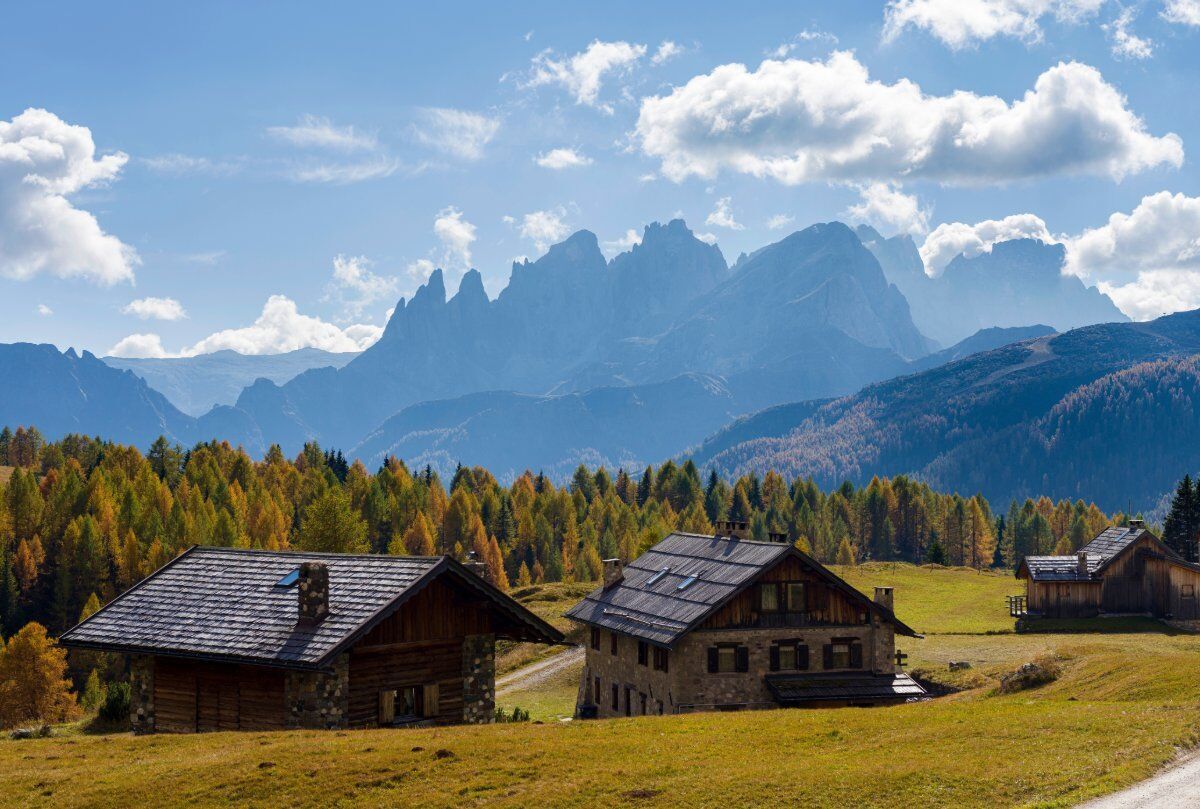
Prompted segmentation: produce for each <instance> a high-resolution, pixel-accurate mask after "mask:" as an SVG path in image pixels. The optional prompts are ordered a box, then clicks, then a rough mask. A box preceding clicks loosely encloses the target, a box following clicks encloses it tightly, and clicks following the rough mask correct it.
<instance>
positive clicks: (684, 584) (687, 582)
mask: <svg viewBox="0 0 1200 809" xmlns="http://www.w3.org/2000/svg"><path fill="white" fill-rule="evenodd" d="M695 583H696V577H695V576H688V577H687V578H686V579H684V580H683V581H681V582H679V584H678V585H677V586H676V587H675V589H676V590H686V589H687V588H689V587H691V586H692V585H693V584H695Z"/></svg>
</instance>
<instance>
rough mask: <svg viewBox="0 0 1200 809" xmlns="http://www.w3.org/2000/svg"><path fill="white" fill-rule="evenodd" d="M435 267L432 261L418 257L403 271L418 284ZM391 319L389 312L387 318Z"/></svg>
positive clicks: (423, 281) (425, 279)
mask: <svg viewBox="0 0 1200 809" xmlns="http://www.w3.org/2000/svg"><path fill="white" fill-rule="evenodd" d="M435 269H437V267H436V266H434V263H433V262H432V261H430V260H429V259H427V258H419V259H417V260H416V261H414V262H412V263H410V264H409V265H408V267H407V269H406V270H405V271H406V272H407V273H408V277H409V278H411V279H412V280H413V281H415V282H416V283H417V285H418V286H419V285H421V284H423V283H425V282H426V281H428V280H429V276H431V275H433V271H434V270H435ZM391 319H392V315H391V313H390V312H389V313H388V320H391Z"/></svg>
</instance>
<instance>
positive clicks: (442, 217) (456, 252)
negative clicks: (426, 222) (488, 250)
mask: <svg viewBox="0 0 1200 809" xmlns="http://www.w3.org/2000/svg"><path fill="white" fill-rule="evenodd" d="M433 233H434V235H435V236H437V237H438V240H439V241H441V243H442V246H443V247H444V248H445V256H444V259H443V263H445V264H446V265H447V266H455V267H461V268H462V269H466V268H468V267H470V266H471V243H472V242H473V241H475V226H474V225H472V224H471V223H470V222H468V221H467V220H466V219H463V213H462V211H460V210H459V209H458V208H455V207H454V206H453V205H450V206H448V207H446V208H443V209H442V210H440V211H439V212H438V215H437V218H436V219H434V220H433Z"/></svg>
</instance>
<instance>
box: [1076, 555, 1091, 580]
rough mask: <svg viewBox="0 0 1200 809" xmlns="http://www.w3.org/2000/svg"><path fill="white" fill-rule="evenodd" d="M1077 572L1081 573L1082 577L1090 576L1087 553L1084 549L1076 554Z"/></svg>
mask: <svg viewBox="0 0 1200 809" xmlns="http://www.w3.org/2000/svg"><path fill="white" fill-rule="evenodd" d="M1075 572H1076V573H1078V574H1079V577H1080V578H1081V579H1086V578H1087V577H1088V569H1087V554H1086V553H1084V552H1083V551H1080V552H1079V553H1077V554H1075Z"/></svg>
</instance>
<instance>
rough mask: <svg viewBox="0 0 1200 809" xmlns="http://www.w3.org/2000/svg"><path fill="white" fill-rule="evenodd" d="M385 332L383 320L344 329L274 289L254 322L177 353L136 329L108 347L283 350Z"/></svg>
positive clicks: (327, 346) (141, 351) (349, 342)
mask: <svg viewBox="0 0 1200 809" xmlns="http://www.w3.org/2000/svg"><path fill="white" fill-rule="evenodd" d="M382 334H383V328H382V327H381V326H372V325H370V324H365V323H356V324H354V325H352V326H347V327H346V328H344V329H341V328H338V327H337V326H335V325H334V324H332V323H327V322H325V321H324V320H321V319H320V318H318V317H311V316H309V315H302V314H300V312H299V310H298V309H297V308H296V304H295V302H294V301H292V300H291V299H290V298H288V297H287V296H286V295H272V296H271V297H270V298H268V299H267V302H266V304H265V305H264V306H263V310H262V314H260V315H259V316H258V318H257V319H256V320H255V321H254V323H252V324H251V325H249V326H244V327H242V328H236V329H225V330H223V331H219V332H216V333H214V334H210V335H209V336H208V337H205V338H204V339H203V340H200V341H199V342H197V343H195V344H193V345H191V346H187V347H185V348H183V349H181V350H180V351H179V352H177V353H171V352H169V351H167V350H166V349H165V348H164V347H163V344H162V339H161V338H160V337H159V336H158V335H157V334H131V335H129V336H128V337H125V338H124V339H122V340H121V341H119V342H118V343H117V344H116V345H114V346H113V347H112V348H110V349H109V350H108V353H109V354H110V355H111V356H114V357H194V356H196V355H198V354H211V353H212V352H214V351H221V350H224V349H229V350H231V351H236V352H238V353H239V354H282V353H285V352H288V351H296V350H297V349H301V348H320V349H324V350H325V351H362V350H363V349H365V348H367V347H368V346H370V345H371V344H372V343H374V342H375V341H376V340H378V339H379V337H380V336H381V335H382Z"/></svg>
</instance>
